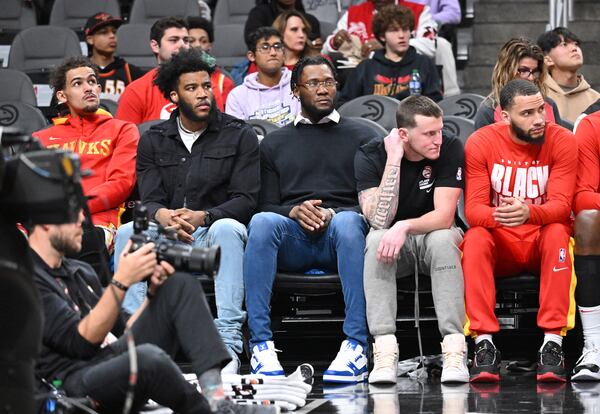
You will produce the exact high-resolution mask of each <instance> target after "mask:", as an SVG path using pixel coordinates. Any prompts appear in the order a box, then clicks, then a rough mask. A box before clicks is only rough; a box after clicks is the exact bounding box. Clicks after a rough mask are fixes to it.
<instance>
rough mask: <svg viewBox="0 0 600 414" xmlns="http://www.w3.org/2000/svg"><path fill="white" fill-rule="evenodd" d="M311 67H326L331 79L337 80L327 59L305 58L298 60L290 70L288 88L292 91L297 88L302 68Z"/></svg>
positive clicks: (333, 69) (320, 57) (333, 68)
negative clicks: (331, 76) (290, 75)
mask: <svg viewBox="0 0 600 414" xmlns="http://www.w3.org/2000/svg"><path fill="white" fill-rule="evenodd" d="M312 65H317V66H318V65H327V66H328V67H329V69H331V73H332V74H333V78H334V79H335V80H337V71H336V70H335V67H334V66H333V64H332V63H331V61H330V60H329V59H326V58H324V57H323V56H307V57H303V58H302V59H300V60H299V61H298V63H296V65H295V66H294V69H293V70H292V78H291V80H290V88H291V89H292V91H293V90H294V89H296V87H297V86H298V81H299V80H300V76H302V72H303V71H304V68H305V67H307V66H312Z"/></svg>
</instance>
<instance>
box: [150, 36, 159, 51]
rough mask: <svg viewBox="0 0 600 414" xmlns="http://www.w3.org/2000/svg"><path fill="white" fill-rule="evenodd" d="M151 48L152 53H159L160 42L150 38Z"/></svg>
mask: <svg viewBox="0 0 600 414" xmlns="http://www.w3.org/2000/svg"><path fill="white" fill-rule="evenodd" d="M150 49H152V53H154V54H155V55H158V52H159V51H160V45H159V44H158V42H157V41H156V40H154V39H152V40H150Z"/></svg>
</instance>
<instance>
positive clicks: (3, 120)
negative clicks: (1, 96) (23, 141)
mask: <svg viewBox="0 0 600 414" xmlns="http://www.w3.org/2000/svg"><path fill="white" fill-rule="evenodd" d="M47 126H48V121H46V118H45V117H44V115H43V114H42V112H41V111H40V110H39V109H37V108H36V107H35V106H33V105H30V104H28V103H24V102H20V101H0V127H14V128H18V129H20V130H21V131H23V133H25V134H28V135H31V133H32V132H35V131H39V130H40V129H43V128H45V127H47Z"/></svg>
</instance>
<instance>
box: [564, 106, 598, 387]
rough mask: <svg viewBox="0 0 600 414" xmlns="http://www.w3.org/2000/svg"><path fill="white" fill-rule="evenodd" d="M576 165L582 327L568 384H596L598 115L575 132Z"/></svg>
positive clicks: (577, 266) (578, 292) (577, 262)
mask: <svg viewBox="0 0 600 414" xmlns="http://www.w3.org/2000/svg"><path fill="white" fill-rule="evenodd" d="M575 137H576V139H577V147H578V149H579V166H578V169H577V190H576V193H575V199H574V202H573V211H574V212H575V214H576V215H577V216H576V218H575V273H576V274H577V290H576V291H575V297H576V298H577V307H578V309H579V317H580V318H581V325H582V327H583V338H584V345H583V352H582V355H581V357H580V358H579V360H578V361H577V363H576V366H575V368H574V369H573V375H572V376H571V381H600V289H598V275H599V274H600V260H599V259H600V239H599V237H598V235H599V234H600V215H599V210H600V185H599V183H600V112H595V113H593V114H591V115H588V116H586V117H585V118H584V119H582V120H581V123H580V124H579V127H578V128H577V132H576V134H575Z"/></svg>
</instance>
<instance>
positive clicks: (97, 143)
mask: <svg viewBox="0 0 600 414" xmlns="http://www.w3.org/2000/svg"><path fill="white" fill-rule="evenodd" d="M50 85H51V87H52V89H53V90H54V93H55V94H56V98H57V100H58V102H59V104H60V105H61V106H62V107H63V108H64V109H65V111H64V112H66V116H64V117H59V118H55V119H54V120H53V122H54V125H53V126H51V127H48V128H46V129H43V130H41V131H37V132H35V133H34V134H33V135H34V136H35V137H37V138H39V140H40V141H41V143H42V145H44V146H46V147H48V148H62V149H68V150H71V151H73V152H74V153H76V154H78V155H79V158H80V160H81V169H82V170H91V171H92V175H91V176H89V177H86V178H84V180H83V183H82V184H83V191H84V193H85V195H86V196H88V197H91V199H90V200H89V202H88V206H89V209H90V212H91V214H92V219H93V221H94V225H96V226H97V227H99V228H101V229H102V230H103V232H104V239H105V242H106V246H107V247H109V248H110V247H111V246H112V239H113V236H114V233H115V232H116V229H117V227H118V226H119V224H120V223H119V207H120V206H121V204H122V203H123V202H124V201H125V200H126V199H127V197H128V196H129V194H130V193H131V190H132V189H133V186H134V184H135V154H136V150H137V143H138V140H139V137H140V136H139V133H138V130H137V128H136V127H135V125H133V124H132V123H130V122H126V121H121V120H117V119H113V118H112V116H111V115H110V114H109V113H108V112H106V111H104V110H102V109H98V108H99V104H100V98H99V96H100V89H101V88H100V84H99V82H98V68H97V67H96V65H94V64H93V63H92V62H90V60H89V59H88V58H86V57H81V56H77V57H72V58H67V59H66V60H65V61H64V62H63V63H62V64H61V65H60V66H59V67H57V68H56V70H55V71H54V72H53V74H52V76H51V79H50ZM100 233H102V232H100ZM84 245H85V242H84Z"/></svg>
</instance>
